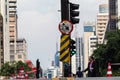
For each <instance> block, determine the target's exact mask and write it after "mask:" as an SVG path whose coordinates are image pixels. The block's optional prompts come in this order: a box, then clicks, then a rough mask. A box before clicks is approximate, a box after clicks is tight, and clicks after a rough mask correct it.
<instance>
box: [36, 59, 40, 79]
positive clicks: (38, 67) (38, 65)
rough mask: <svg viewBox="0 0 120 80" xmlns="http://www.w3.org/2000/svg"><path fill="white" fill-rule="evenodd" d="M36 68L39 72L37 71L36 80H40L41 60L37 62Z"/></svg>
mask: <svg viewBox="0 0 120 80" xmlns="http://www.w3.org/2000/svg"><path fill="white" fill-rule="evenodd" d="M36 68H37V71H36V78H37V79H38V78H39V77H40V76H39V74H40V62H39V59H37V61H36Z"/></svg>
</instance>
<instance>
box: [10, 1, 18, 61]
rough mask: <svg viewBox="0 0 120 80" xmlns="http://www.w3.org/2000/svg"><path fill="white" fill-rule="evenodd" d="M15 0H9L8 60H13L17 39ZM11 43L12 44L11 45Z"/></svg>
mask: <svg viewBox="0 0 120 80" xmlns="http://www.w3.org/2000/svg"><path fill="white" fill-rule="evenodd" d="M16 3H17V1H16V0H9V37H10V62H12V61H15V55H16V40H17V36H18V34H17V32H18V31H17V10H16V8H17V5H16ZM11 44H12V45H11Z"/></svg>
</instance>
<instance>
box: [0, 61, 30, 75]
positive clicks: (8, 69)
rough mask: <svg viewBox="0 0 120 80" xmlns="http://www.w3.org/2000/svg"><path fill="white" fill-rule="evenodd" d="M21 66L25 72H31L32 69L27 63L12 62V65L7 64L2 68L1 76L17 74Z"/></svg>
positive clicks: (0, 70)
mask: <svg viewBox="0 0 120 80" xmlns="http://www.w3.org/2000/svg"><path fill="white" fill-rule="evenodd" d="M21 66H23V67H24V70H25V72H27V71H31V68H29V66H28V65H27V64H26V63H23V62H22V61H18V62H12V63H9V62H6V63H5V64H3V65H2V66H1V69H0V75H1V76H10V75H12V74H17V73H18V70H19V68H20V67H21Z"/></svg>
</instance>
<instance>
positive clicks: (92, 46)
mask: <svg viewBox="0 0 120 80" xmlns="http://www.w3.org/2000/svg"><path fill="white" fill-rule="evenodd" d="M96 44H97V36H90V37H89V56H91V55H92V54H93V52H94V50H95V49H97V47H96Z"/></svg>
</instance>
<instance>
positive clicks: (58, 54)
mask: <svg viewBox="0 0 120 80" xmlns="http://www.w3.org/2000/svg"><path fill="white" fill-rule="evenodd" d="M59 57H60V52H59V51H57V52H56V54H55V67H59V63H60V59H59Z"/></svg>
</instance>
